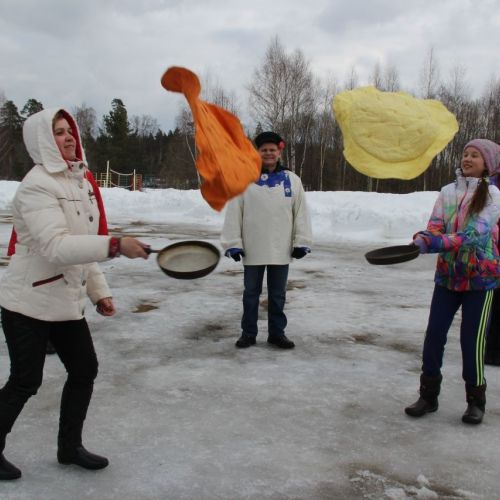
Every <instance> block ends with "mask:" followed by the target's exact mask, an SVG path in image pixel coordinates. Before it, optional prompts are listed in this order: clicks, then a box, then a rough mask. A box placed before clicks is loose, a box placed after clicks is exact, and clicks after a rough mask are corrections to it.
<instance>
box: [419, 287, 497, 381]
mask: <svg viewBox="0 0 500 500" xmlns="http://www.w3.org/2000/svg"><path fill="white" fill-rule="evenodd" d="M492 299H493V290H475V291H469V292H455V291H452V290H448V289H447V288H445V287H443V286H439V285H436V286H435V287H434V294H433V296H432V302H431V310H430V314H429V323H428V325H427V332H426V335H425V341H424V349H423V354H422V371H423V373H424V374H425V375H427V376H429V377H435V376H438V375H440V374H441V367H442V366H443V356H444V348H445V345H446V340H447V336H448V330H449V329H450V326H451V323H452V321H453V317H454V316H455V313H456V312H457V311H458V309H459V308H460V307H462V322H461V324H460V345H461V348H462V363H463V367H462V377H463V379H464V380H465V382H466V383H467V384H469V385H472V386H478V385H483V384H484V383H485V382H486V380H485V378H484V349H485V341H486V333H487V331H488V324H489V320H490V313H491V304H492Z"/></svg>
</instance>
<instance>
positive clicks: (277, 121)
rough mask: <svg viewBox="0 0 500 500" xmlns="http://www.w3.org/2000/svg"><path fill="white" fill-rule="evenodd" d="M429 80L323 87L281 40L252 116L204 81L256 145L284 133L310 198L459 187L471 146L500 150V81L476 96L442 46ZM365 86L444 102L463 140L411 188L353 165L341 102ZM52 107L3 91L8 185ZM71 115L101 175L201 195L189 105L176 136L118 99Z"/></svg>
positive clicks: (3, 173) (425, 71) (0, 146)
mask: <svg viewBox="0 0 500 500" xmlns="http://www.w3.org/2000/svg"><path fill="white" fill-rule="evenodd" d="M419 75H420V77H419V81H418V82H415V88H411V89H408V88H402V86H401V85H400V77H399V72H398V68H397V67H395V66H393V65H385V66H384V65H382V64H380V63H377V64H375V66H374V67H373V69H372V71H371V74H370V78H369V81H364V82H363V81H360V80H359V78H358V75H357V72H356V68H354V67H353V68H350V69H348V70H347V71H346V75H345V76H344V77H343V79H340V78H339V77H338V76H337V75H332V76H331V77H329V78H328V79H327V80H326V81H325V80H321V79H319V78H318V77H317V76H316V75H315V74H314V73H313V71H312V70H311V61H309V60H308V59H307V58H306V57H305V56H304V54H303V52H302V51H301V50H300V49H296V50H293V51H289V50H287V48H286V47H284V46H283V44H282V43H281V41H280V39H279V38H278V37H275V38H274V39H273V40H272V41H271V42H270V44H269V45H268V47H267V50H266V52H265V54H264V55H263V57H262V61H261V63H260V65H259V66H258V67H256V68H255V69H254V71H253V76H252V79H251V81H250V82H249V83H248V86H247V88H246V89H245V90H246V95H247V96H248V100H247V103H246V106H247V108H246V109H244V108H243V106H242V105H241V104H240V101H239V100H238V97H237V94H236V93H235V91H228V90H226V89H225V88H223V86H222V85H220V84H219V83H218V82H217V81H216V79H215V78H213V77H211V76H210V75H206V76H205V77H204V76H203V75H200V76H201V79H202V91H203V94H202V98H203V99H204V100H206V101H208V102H211V103H213V104H216V105H219V106H222V107H224V108H226V109H228V110H229V111H231V112H233V113H234V114H236V115H237V116H238V117H240V120H242V118H241V117H242V115H245V116H249V121H251V122H252V124H249V123H245V122H243V120H242V122H243V125H244V127H245V130H246V132H247V134H248V136H249V138H252V137H254V136H255V135H256V134H257V133H259V132H260V131H262V130H275V131H277V132H279V133H280V134H281V135H282V136H283V137H285V138H286V143H287V145H286V149H285V151H284V161H285V163H286V164H287V165H288V167H289V168H290V169H291V170H293V171H294V172H296V173H297V174H298V175H299V176H300V177H301V178H302V182H303V184H304V186H305V188H306V189H307V190H311V191H339V190H340V191H373V192H386V193H409V192H414V191H433V190H438V189H439V188H440V186H442V185H443V184H445V183H447V182H449V181H450V180H451V179H453V177H454V170H455V167H456V166H457V165H458V162H459V158H460V156H461V152H462V148H463V146H464V144H465V143H466V142H467V141H468V140H470V139H471V138H474V137H485V138H488V139H491V140H493V141H496V142H500V78H494V77H491V79H490V81H489V82H485V83H484V89H480V90H479V91H478V95H473V93H472V90H471V89H470V88H469V86H468V83H467V72H466V68H464V67H463V66H461V65H460V64H457V65H455V66H454V67H453V69H452V70H451V71H450V72H449V74H447V75H444V74H442V72H441V70H440V64H439V60H438V58H437V56H436V54H435V51H434V49H433V48H432V47H431V48H430V49H429V50H428V52H427V53H426V54H423V57H422V65H421V68H420V73H419ZM365 85H372V86H374V87H376V88H378V89H379V90H383V91H390V92H398V91H404V92H408V93H410V94H412V95H413V96H415V97H418V98H424V99H438V100H440V101H441V102H442V103H443V104H444V105H445V106H446V107H447V108H448V109H449V110H450V111H451V112H452V113H453V114H454V115H455V116H456V118H457V120H458V122H459V124H460V130H459V132H458V133H457V134H456V135H455V137H454V139H453V140H452V141H451V142H450V144H448V146H447V147H446V148H445V149H444V150H443V151H442V152H441V153H440V154H439V155H438V156H437V157H436V158H435V159H434V160H433V162H432V164H431V166H430V168H428V169H427V170H426V171H425V172H424V173H423V174H421V175H420V176H419V177H417V178H415V179H413V180H411V181H401V180H395V179H383V180H382V179H372V178H369V177H366V176H364V175H362V174H360V173H358V172H356V171H355V170H354V169H353V168H352V167H351V166H350V165H349V164H348V163H347V162H346V161H345V160H344V158H343V155H342V135H341V131H340V128H339V126H338V124H337V123H336V121H335V117H334V115H333V113H332V109H331V103H332V100H333V98H334V97H335V95H336V94H337V93H339V92H342V91H344V90H352V89H354V88H356V87H360V86H365ZM242 90H243V89H242ZM43 107H44V103H42V102H40V101H38V100H37V99H36V97H32V98H29V99H28V100H27V102H26V103H24V104H23V103H14V102H13V101H12V100H9V96H8V95H5V93H4V92H2V90H1V89H0V178H1V179H6V180H20V179H21V178H22V177H23V176H24V174H25V173H26V172H27V171H28V170H29V168H31V161H30V159H29V157H28V155H27V152H26V151H25V149H24V146H23V143H22V125H23V122H24V120H25V119H26V118H27V117H28V116H30V115H31V114H33V113H36V112H37V111H40V110H41V109H43ZM71 111H72V112H73V114H74V115H75V116H76V119H77V121H78V124H79V127H80V130H81V132H82V140H83V145H84V148H85V151H86V154H87V160H88V162H89V165H90V168H91V170H92V171H93V172H94V173H99V172H103V171H105V169H106V165H107V164H109V165H111V166H112V168H113V169H115V170H118V171H121V172H131V171H133V170H135V171H136V172H138V173H140V174H141V175H142V176H143V179H144V186H145V187H158V188H166V187H171V188H177V189H196V188H198V187H199V184H200V179H199V177H198V175H197V171H196V168H195V158H196V150H195V145H194V129H193V123H192V119H191V113H190V110H189V108H188V107H187V105H181V106H179V110H178V113H177V116H176V119H175V123H176V126H175V128H174V130H168V131H164V130H161V128H160V126H159V124H158V122H157V120H156V119H155V118H154V117H153V116H150V115H141V116H136V115H133V116H130V115H129V114H128V112H127V105H126V103H125V102H123V100H122V99H120V98H119V97H115V98H114V99H113V100H112V101H111V109H110V110H109V112H108V113H107V114H105V115H104V116H103V117H102V118H101V119H99V117H98V116H97V113H96V111H95V109H94V108H93V107H92V105H91V103H90V104H89V103H82V104H80V105H79V106H76V107H75V108H74V109H72V110H71ZM108 162H109V163H108Z"/></svg>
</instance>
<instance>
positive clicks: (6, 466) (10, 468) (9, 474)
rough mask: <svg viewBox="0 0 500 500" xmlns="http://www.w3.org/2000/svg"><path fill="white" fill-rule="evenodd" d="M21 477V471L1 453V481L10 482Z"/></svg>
mask: <svg viewBox="0 0 500 500" xmlns="http://www.w3.org/2000/svg"><path fill="white" fill-rule="evenodd" d="M20 477H21V471H20V470H19V469H18V468H17V467H16V466H15V465H14V464H11V463H10V462H9V461H8V460H7V459H6V458H5V457H4V456H3V453H0V481H9V480H11V479H19V478H20Z"/></svg>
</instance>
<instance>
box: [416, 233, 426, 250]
mask: <svg viewBox="0 0 500 500" xmlns="http://www.w3.org/2000/svg"><path fill="white" fill-rule="evenodd" d="M413 244H414V245H417V247H418V248H419V250H420V253H426V252H427V243H426V242H425V239H424V238H422V236H420V235H417V236H416V237H415V239H414V240H413Z"/></svg>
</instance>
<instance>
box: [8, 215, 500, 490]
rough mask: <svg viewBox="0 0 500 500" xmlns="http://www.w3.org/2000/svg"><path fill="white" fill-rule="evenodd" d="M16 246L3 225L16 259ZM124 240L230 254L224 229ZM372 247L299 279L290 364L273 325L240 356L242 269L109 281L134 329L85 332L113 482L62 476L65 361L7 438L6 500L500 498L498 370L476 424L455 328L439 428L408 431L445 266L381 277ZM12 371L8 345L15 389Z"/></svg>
mask: <svg viewBox="0 0 500 500" xmlns="http://www.w3.org/2000/svg"><path fill="white" fill-rule="evenodd" d="M395 210H396V207H395ZM10 228H11V226H10V221H9V218H8V217H4V218H3V222H2V223H0V253H1V255H5V246H6V244H7V240H8V235H9V233H10ZM112 229H113V231H115V232H117V231H121V232H126V233H132V234H135V235H138V236H140V237H141V238H142V239H143V240H144V241H146V242H148V243H151V244H152V245H153V246H154V247H158V248H161V247H162V246H164V245H166V244H167V243H168V241H172V240H182V239H190V238H196V239H206V240H208V241H212V242H214V243H216V244H218V231H217V229H207V228H206V226H201V225H200V226H197V225H196V224H177V225H175V226H174V225H171V224H170V225H161V224H154V225H141V224H120V225H119V226H118V225H117V224H114V226H113V227H112ZM373 246H374V245H371V246H367V245H366V244H360V243H356V244H346V243H341V244H339V243H327V244H320V245H316V246H315V247H314V251H313V253H312V254H311V255H309V256H307V257H306V258H305V259H303V260H300V261H295V262H294V263H293V265H292V266H291V272H290V282H289V289H288V296H287V305H286V311H287V315H288V320H289V326H288V329H287V333H288V335H289V337H290V338H292V339H293V340H294V341H295V342H296V345H297V347H296V349H295V350H293V351H286V352H283V351H280V350H277V349H276V348H272V347H269V346H267V345H266V342H265V340H266V322H265V308H264V307H263V308H262V310H261V313H262V314H261V318H262V321H260V323H259V326H260V329H261V333H260V335H259V337H258V345H257V346H256V347H252V348H249V349H245V350H238V349H236V348H235V347H234V341H235V340H236V338H237V336H238V335H239V321H240V315H241V293H242V279H243V276H242V267H241V264H238V263H235V262H233V261H231V260H229V259H226V258H223V259H222V260H221V262H220V264H219V266H218V267H217V269H216V270H215V271H214V272H213V273H212V274H211V275H209V276H207V277H205V278H202V279H199V280H194V281H179V280H174V279H172V278H168V277H166V276H165V275H163V274H162V272H161V271H160V270H159V268H158V267H157V265H156V262H155V261H154V259H150V260H149V261H140V262H139V261H130V260H127V259H124V258H121V259H119V260H114V261H110V262H107V263H104V264H103V269H104V270H105V272H106V275H107V277H108V280H109V283H110V285H111V288H112V289H113V290H114V295H115V300H116V303H117V306H118V307H119V313H118V314H117V316H115V318H103V317H101V316H99V315H97V314H96V313H95V312H94V311H92V310H90V309H89V312H88V314H87V318H88V320H89V323H90V327H91V330H92V332H93V336H94V340H95V345H96V350H97V353H98V357H99V360H100V373H99V376H98V379H97V381H96V385H95V392H94V397H93V400H92V403H91V408H90V410H89V416H88V419H87V423H86V427H85V434H84V441H85V444H86V446H87V447H88V448H89V449H90V450H92V451H95V452H98V453H103V454H105V455H106V456H107V457H109V459H110V466H109V467H108V468H107V469H104V470H102V471H99V472H89V471H84V470H81V469H78V468H76V467H73V466H61V465H59V464H58V463H57V461H56V435H57V419H58V405H59V397H60V393H61V389H62V384H63V381H64V370H63V368H62V366H61V364H60V362H59V360H58V359H57V357H56V356H50V357H48V358H47V361H46V367H45V379H44V384H43V386H42V388H41V389H40V391H39V393H38V395H37V396H35V397H34V398H32V399H31V400H30V401H29V402H28V404H27V406H26V407H25V409H24V411H23V413H22V414H21V417H20V418H19V420H18V422H17V423H16V426H15V427H14V430H13V432H12V433H11V435H9V437H8V443H7V448H6V456H7V457H8V458H9V459H10V460H11V461H12V462H13V463H15V464H16V465H18V466H19V467H20V468H21V469H22V471H23V477H22V479H21V480H19V481H14V482H9V483H7V482H6V483H3V484H0V498H2V499H5V500H14V499H23V500H25V499H37V500H38V499H44V500H46V499H50V500H68V499H71V500H80V499H82V500H83V499H90V498H91V499H98V500H111V499H117V500H118V499H119V500H143V499H144V500H145V499H172V500H181V499H189V500H197V499H200V500H212V499H213V500H215V499H231V500H240V499H247V500H265V499H267V500H284V499H313V500H315V499H317V500H327V499H391V500H403V499H414V498H417V499H435V498H436V499H437V498H439V499H495V498H500V492H499V479H498V471H499V470H500V460H499V458H500V451H499V450H500V432H499V429H500V380H499V375H500V368H492V367H487V369H486V374H487V377H488V404H487V413H486V417H485V420H484V423H483V424H482V425H481V426H479V427H471V426H466V425H464V424H462V422H461V420H460V417H461V414H462V412H463V410H464V409H465V396H464V388H463V382H462V380H461V360H460V348H459V342H458V330H457V322H455V323H454V325H453V328H452V331H451V332H450V339H449V345H448V348H447V352H446V359H445V369H444V383H443V390H442V397H441V398H440V409H439V411H438V412H437V413H434V414H432V415H428V416H426V417H425V418H422V419H419V420H414V419H411V418H410V417H407V416H406V415H405V414H404V412H403V408H404V406H405V405H407V404H409V403H411V402H413V401H414V400H415V399H416V398H417V396H418V395H417V384H418V375H419V368H420V360H419V358H420V349H421V344H422V340H423V333H424V329H425V325H426V320H427V315H428V307H429V303H430V297H431V292H432V286H433V284H432V277H433V270H434V262H435V257H433V256H421V257H419V258H418V259H417V260H415V261H412V262H408V263H405V264H398V265H393V266H370V265H369V264H368V263H367V262H366V261H365V259H364V258H363V254H364V252H366V251H367V250H368V249H370V248H373ZM0 262H1V263H2V264H3V265H5V264H6V259H2V260H1V261H0ZM0 269H1V267H0ZM0 272H1V271H0ZM263 299H265V295H263ZM263 305H264V304H263ZM8 365H9V361H8V356H7V351H6V346H5V344H4V343H1V344H0V378H1V381H2V382H1V383H2V384H3V381H5V380H6V377H7V373H8Z"/></svg>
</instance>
